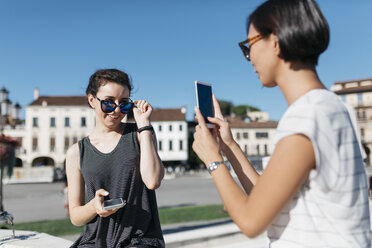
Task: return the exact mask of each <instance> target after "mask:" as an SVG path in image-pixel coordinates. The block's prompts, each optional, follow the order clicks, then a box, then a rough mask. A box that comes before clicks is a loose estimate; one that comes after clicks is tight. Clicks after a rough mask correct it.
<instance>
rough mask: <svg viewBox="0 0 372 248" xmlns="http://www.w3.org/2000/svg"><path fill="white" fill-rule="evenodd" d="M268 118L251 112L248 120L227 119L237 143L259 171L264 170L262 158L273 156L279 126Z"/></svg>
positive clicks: (264, 114) (263, 113)
mask: <svg viewBox="0 0 372 248" xmlns="http://www.w3.org/2000/svg"><path fill="white" fill-rule="evenodd" d="M252 117H254V118H252ZM268 117H269V116H268V114H267V113H266V112H254V113H252V112H251V113H248V114H247V117H246V118H241V117H227V121H228V122H229V124H230V127H231V133H232V135H233V137H234V139H235V141H236V142H237V143H238V144H239V146H240V148H241V149H242V151H243V152H244V153H245V155H246V156H247V157H248V159H249V160H250V161H251V162H252V164H253V165H254V167H255V168H256V169H257V170H259V171H260V170H262V169H263V168H262V158H263V157H267V156H270V155H271V154H272V151H273V149H274V147H273V144H274V142H273V140H274V137H275V133H276V127H277V126H278V122H277V121H270V120H269V119H268Z"/></svg>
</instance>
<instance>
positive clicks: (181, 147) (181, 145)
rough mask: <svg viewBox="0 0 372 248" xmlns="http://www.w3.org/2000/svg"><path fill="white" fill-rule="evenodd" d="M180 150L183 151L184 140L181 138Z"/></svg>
mask: <svg viewBox="0 0 372 248" xmlns="http://www.w3.org/2000/svg"><path fill="white" fill-rule="evenodd" d="M180 151H183V140H180Z"/></svg>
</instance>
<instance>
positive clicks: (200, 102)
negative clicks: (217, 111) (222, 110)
mask: <svg viewBox="0 0 372 248" xmlns="http://www.w3.org/2000/svg"><path fill="white" fill-rule="evenodd" d="M195 91H196V104H197V106H198V108H199V109H200V112H201V114H202V115H203V117H204V119H205V122H206V123H207V126H208V127H209V128H213V127H214V124H212V123H210V122H209V121H208V119H207V117H214V114H213V102H212V85H211V84H207V83H203V82H199V81H195Z"/></svg>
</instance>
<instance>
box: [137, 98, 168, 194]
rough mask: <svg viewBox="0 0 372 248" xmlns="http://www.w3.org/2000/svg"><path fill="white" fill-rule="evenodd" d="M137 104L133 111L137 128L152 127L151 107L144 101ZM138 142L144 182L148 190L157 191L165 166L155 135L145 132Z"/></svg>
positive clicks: (139, 136) (148, 131)
mask: <svg viewBox="0 0 372 248" xmlns="http://www.w3.org/2000/svg"><path fill="white" fill-rule="evenodd" d="M135 103H136V104H137V108H134V109H133V114H134V118H135V119H136V122H137V127H138V128H141V127H144V126H150V125H151V123H150V117H151V113H152V107H151V105H150V104H149V103H148V102H146V101H144V100H140V101H135ZM138 140H139V142H140V149H141V157H140V172H141V176H142V181H143V182H144V184H145V185H146V187H147V188H148V189H151V190H154V189H157V188H159V187H160V184H161V180H163V177H164V166H163V163H162V161H161V160H160V157H159V155H158V151H157V142H156V137H155V133H153V132H152V131H151V130H144V131H142V132H141V133H139V134H138Z"/></svg>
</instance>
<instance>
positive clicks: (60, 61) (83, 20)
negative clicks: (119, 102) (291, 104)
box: [0, 0, 372, 120]
mask: <svg viewBox="0 0 372 248" xmlns="http://www.w3.org/2000/svg"><path fill="white" fill-rule="evenodd" d="M262 2H263V1H259V0H245V1H243V0H234V1H231V0H177V1H175V0H158V1H155V0H137V1H134V0H131V1H124V0H120V1H119V0H111V1H102V0H79V1H73V0H63V1H62V0H61V1H57V0H32V1H31V0H2V1H1V2H0V12H1V13H0V37H1V39H0V87H3V86H5V87H6V88H7V89H8V90H9V91H10V94H9V98H10V100H12V101H13V102H18V103H19V104H21V106H22V108H23V111H24V109H25V107H26V106H27V105H28V104H30V103H31V102H32V101H33V90H34V88H35V87H38V88H39V90H40V95H51V96H53V95H84V93H85V88H86V85H87V83H88V78H89V76H90V75H91V74H92V73H93V72H94V71H95V70H97V69H101V68H118V69H121V70H124V71H126V72H127V73H128V74H129V75H130V76H131V77H132V79H133V85H134V91H133V92H132V96H133V97H132V98H133V99H146V100H148V101H149V102H150V103H151V104H152V105H153V106H154V107H160V108H179V107H182V106H186V107H187V111H188V114H187V119H188V120H190V119H192V118H193V113H194V111H193V107H194V106H195V90H194V81H195V80H200V81H204V82H208V83H211V84H212V85H213V92H214V93H215V94H216V96H217V98H219V99H221V100H226V101H231V102H232V103H233V104H235V105H238V104H248V105H252V106H256V107H258V108H260V109H261V110H263V111H266V112H269V114H270V119H272V120H279V119H280V117H281V115H282V114H283V113H284V111H285V109H286V107H287V105H286V102H285V100H284V97H283V96H282V95H281V93H280V90H279V89H278V88H274V89H266V88H262V86H261V83H260V81H259V79H258V78H257V76H256V74H255V73H254V72H253V67H252V66H251V65H250V64H249V63H248V62H247V61H246V60H245V59H244V57H243V56H242V53H241V51H240V49H239V47H238V42H240V41H242V40H244V39H245V38H246V30H245V20H246V17H247V16H248V15H249V13H251V12H252V11H253V10H254V9H255V8H256V7H257V6H258V5H259V4H260V3H262ZM318 3H319V5H320V7H321V9H322V10H323V13H324V15H325V16H326V18H327V20H328V22H329V25H330V28H331V42H330V46H329V48H328V50H327V51H326V52H325V53H323V54H322V55H321V57H320V61H319V65H318V68H317V69H318V72H319V75H320V78H321V80H322V81H323V83H324V84H325V85H326V87H328V88H330V86H331V85H332V84H333V83H334V82H336V81H345V80H354V79H364V78H372V32H371V24H372V15H371V13H372V1H371V0H357V1H350V0H337V1H334V0H320V1H318Z"/></svg>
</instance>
